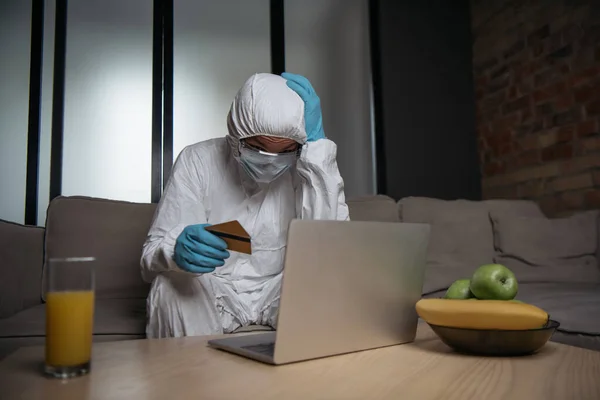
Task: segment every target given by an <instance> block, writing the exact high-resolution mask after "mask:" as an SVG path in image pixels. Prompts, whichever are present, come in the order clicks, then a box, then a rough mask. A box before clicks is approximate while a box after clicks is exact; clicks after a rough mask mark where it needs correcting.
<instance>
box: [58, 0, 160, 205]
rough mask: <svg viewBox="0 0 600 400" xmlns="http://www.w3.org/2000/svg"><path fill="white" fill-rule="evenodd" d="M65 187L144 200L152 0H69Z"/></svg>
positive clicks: (73, 191) (64, 189) (66, 192)
mask: <svg viewBox="0 0 600 400" xmlns="http://www.w3.org/2000/svg"><path fill="white" fill-rule="evenodd" d="M67 12H68V15H67V56H66V70H65V114H64V116H65V120H64V139H63V140H64V153H63V187H62V193H63V194H64V195H67V196H68V195H86V196H95V197H103V198H109V199H116V200H128V201H136V202H149V201H150V189H151V186H150V185H151V180H150V175H151V174H150V172H151V156H152V2H151V1H148V0H127V1H122V0H103V1H71V2H69V3H68V11H67Z"/></svg>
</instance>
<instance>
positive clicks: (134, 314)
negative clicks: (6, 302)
mask: <svg viewBox="0 0 600 400" xmlns="http://www.w3.org/2000/svg"><path fill="white" fill-rule="evenodd" d="M45 330H46V306H45V305H43V304H40V305H37V306H34V307H31V308H28V309H27V310H24V311H21V312H19V313H18V314H16V315H14V316H12V317H9V318H4V319H0V338H3V337H13V336H44V335H45ZM145 332H146V300H144V299H98V300H96V304H95V309H94V334H95V335H143V334H145Z"/></svg>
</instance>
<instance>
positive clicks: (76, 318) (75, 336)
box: [46, 290, 94, 367]
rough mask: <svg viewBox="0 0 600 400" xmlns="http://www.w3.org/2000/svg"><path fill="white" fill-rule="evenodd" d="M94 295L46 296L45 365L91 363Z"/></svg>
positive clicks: (69, 292)
mask: <svg viewBox="0 0 600 400" xmlns="http://www.w3.org/2000/svg"><path fill="white" fill-rule="evenodd" d="M93 324H94V291H92V290H89V291H64V292H48V293H47V294H46V364H49V365H53V366H61V367H68V366H76V365H80V364H85V363H87V362H89V361H90V358H91V350H92V328H93Z"/></svg>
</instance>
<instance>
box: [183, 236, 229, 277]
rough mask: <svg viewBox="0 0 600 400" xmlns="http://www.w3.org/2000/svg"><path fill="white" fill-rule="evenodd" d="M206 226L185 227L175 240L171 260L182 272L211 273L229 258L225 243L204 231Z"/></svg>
mask: <svg viewBox="0 0 600 400" xmlns="http://www.w3.org/2000/svg"><path fill="white" fill-rule="evenodd" d="M207 226H209V225H208V224H200V225H189V226H186V227H185V229H184V230H183V232H181V234H180V235H179V237H178V238H177V241H176V242H175V254H174V256H173V259H174V260H175V263H177V265H178V266H179V268H181V269H182V270H184V271H187V272H192V273H195V274H203V273H207V272H213V271H214V270H215V268H216V267H221V266H223V265H224V264H225V260H226V259H227V258H229V252H228V251H227V243H225V241H224V240H223V239H221V238H220V237H218V236H216V235H214V234H213V233H211V232H208V231H207V230H205V229H204V228H205V227H207Z"/></svg>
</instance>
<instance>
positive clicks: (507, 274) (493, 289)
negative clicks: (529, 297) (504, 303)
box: [470, 264, 519, 300]
mask: <svg viewBox="0 0 600 400" xmlns="http://www.w3.org/2000/svg"><path fill="white" fill-rule="evenodd" d="M470 289H471V292H472V293H473V294H474V295H475V297H477V298H478V299H480V300H512V299H514V298H515V296H516V295H517V291H518V290H519V285H518V284H517V278H515V274H513V272H512V271H511V270H510V269H508V268H506V267H505V266H504V265H502V264H486V265H482V266H481V267H479V268H477V270H476V271H475V273H474V274H473V277H472V278H471V286H470Z"/></svg>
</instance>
